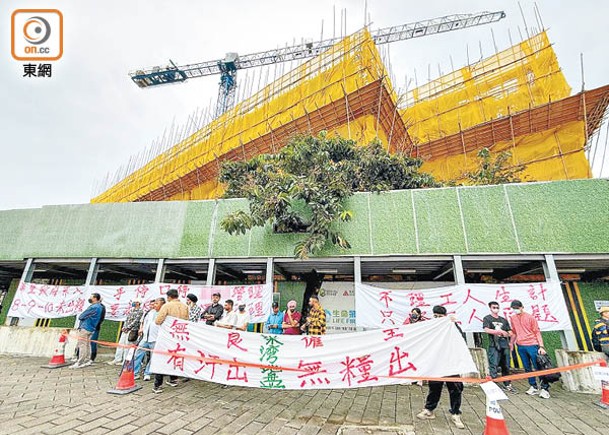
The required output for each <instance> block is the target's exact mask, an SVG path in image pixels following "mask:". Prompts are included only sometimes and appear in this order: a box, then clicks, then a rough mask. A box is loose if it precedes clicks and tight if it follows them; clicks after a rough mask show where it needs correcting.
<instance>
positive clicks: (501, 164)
mask: <svg viewBox="0 0 609 435" xmlns="http://www.w3.org/2000/svg"><path fill="white" fill-rule="evenodd" d="M511 157H512V153H510V152H509V151H503V152H501V153H499V154H497V155H495V156H494V157H493V155H492V154H491V152H490V151H489V149H488V148H482V149H481V150H480V151H478V167H477V168H476V170H475V171H473V172H466V173H465V178H466V184H473V185H486V184H506V183H519V182H521V181H522V180H521V179H520V173H521V172H522V171H524V165H516V166H513V165H510V162H509V160H510V159H511Z"/></svg>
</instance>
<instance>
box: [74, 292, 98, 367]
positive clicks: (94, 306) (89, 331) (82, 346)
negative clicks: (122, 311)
mask: <svg viewBox="0 0 609 435" xmlns="http://www.w3.org/2000/svg"><path fill="white" fill-rule="evenodd" d="M100 300H101V296H100V295H99V293H91V297H90V298H89V303H90V304H91V305H89V307H88V308H87V309H86V310H85V311H83V312H82V313H81V315H80V316H78V320H80V325H78V329H77V330H76V334H77V336H78V343H77V344H76V346H77V348H78V360H77V361H76V362H75V363H74V364H73V365H71V366H70V368H72V369H80V368H82V367H87V366H90V365H91V364H93V361H91V337H92V336H93V333H94V332H95V328H97V324H98V323H99V319H101V314H102V304H101V303H100Z"/></svg>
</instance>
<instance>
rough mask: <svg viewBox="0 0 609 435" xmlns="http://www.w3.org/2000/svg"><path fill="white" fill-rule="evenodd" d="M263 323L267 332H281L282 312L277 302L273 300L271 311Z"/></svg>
mask: <svg viewBox="0 0 609 435" xmlns="http://www.w3.org/2000/svg"><path fill="white" fill-rule="evenodd" d="M265 325H266V329H267V330H268V331H269V334H282V333H283V313H282V312H281V311H279V304H278V303H277V302H273V312H272V313H271V314H269V317H268V319H266V323H265Z"/></svg>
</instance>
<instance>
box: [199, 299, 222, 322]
mask: <svg viewBox="0 0 609 435" xmlns="http://www.w3.org/2000/svg"><path fill="white" fill-rule="evenodd" d="M220 297H221V296H220V293H217V292H216V293H214V294H213V295H211V305H208V306H207V307H205V310H203V319H204V320H205V323H206V324H207V325H209V326H213V325H214V323H216V322H217V321H218V320H220V318H221V317H222V315H223V314H224V309H223V308H222V305H220Z"/></svg>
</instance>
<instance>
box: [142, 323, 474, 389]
mask: <svg viewBox="0 0 609 435" xmlns="http://www.w3.org/2000/svg"><path fill="white" fill-rule="evenodd" d="M154 350H155V352H153V355H152V362H151V367H150V370H151V371H152V372H153V373H162V374H167V375H176V376H185V377H188V378H195V379H201V380H205V381H209V382H216V383H221V384H226V385H238V386H244V387H257V388H271V389H288V390H290V389H296V390H301V389H325V388H356V387H370V386H377V385H389V384H401V383H404V382H406V380H404V379H402V378H403V377H408V376H409V375H410V376H427V377H441V376H450V375H459V374H466V373H474V372H477V369H476V365H475V364H474V362H473V360H472V357H471V355H470V353H469V350H468V348H467V345H466V343H465V341H464V340H463V337H462V336H461V334H460V333H459V331H458V329H457V328H456V326H455V324H454V323H453V322H451V321H450V320H449V319H447V318H443V319H434V320H431V321H429V322H423V323H417V324H413V325H408V326H402V327H396V328H385V329H377V330H374V331H365V332H353V333H345V334H333V335H322V336H310V335H307V336H299V335H272V334H256V333H252V332H241V331H235V330H230V329H224V328H218V327H213V326H208V325H205V324H203V323H191V322H188V321H185V320H178V319H176V318H173V317H168V318H167V319H166V320H165V321H164V322H163V324H162V325H161V330H160V332H159V336H158V338H157V341H156V345H155V348H154ZM261 366H267V367H261ZM269 366H272V367H269Z"/></svg>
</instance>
